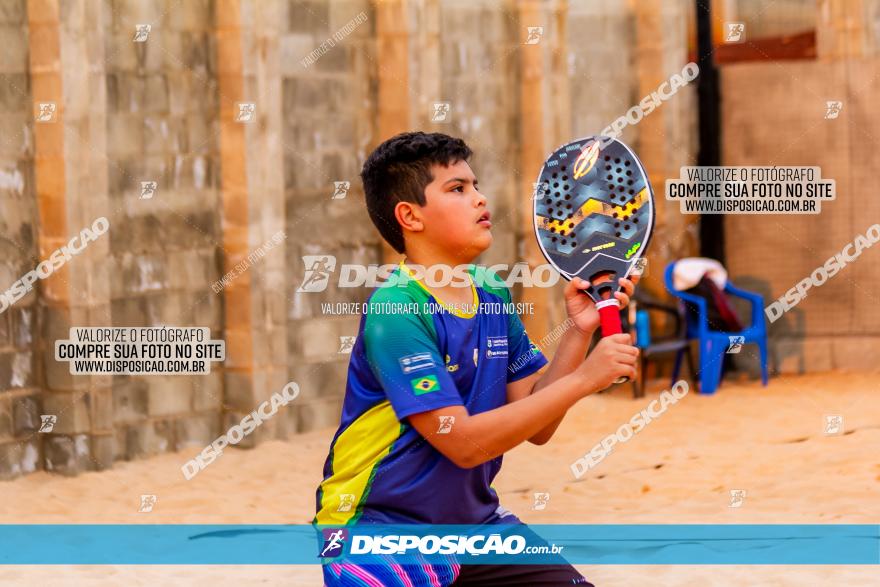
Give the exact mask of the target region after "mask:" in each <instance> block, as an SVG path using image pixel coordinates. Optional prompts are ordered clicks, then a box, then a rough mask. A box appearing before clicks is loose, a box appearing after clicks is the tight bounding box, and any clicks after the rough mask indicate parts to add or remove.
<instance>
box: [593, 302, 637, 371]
mask: <svg viewBox="0 0 880 587" xmlns="http://www.w3.org/2000/svg"><path fill="white" fill-rule="evenodd" d="M596 309H597V310H599V324H600V325H601V327H602V337H603V338H604V337H606V336H611V335H612V334H620V333H621V332H623V327H622V326H621V325H620V302H619V301H618V300H617V298H611V299H608V300H602V301H601V302H599V303H598V304H596ZM627 381H629V377H626V376H623V377H618V378H617V379H615V380H614V383H626V382H627Z"/></svg>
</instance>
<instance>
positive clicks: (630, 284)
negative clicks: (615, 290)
mask: <svg viewBox="0 0 880 587" xmlns="http://www.w3.org/2000/svg"><path fill="white" fill-rule="evenodd" d="M636 281H638V280H637V279H636V280H635V281H631V280H629V279H627V278H625V277H621V278H620V279H618V282H619V283H620V287H622V288H623V291H625V292H626V294H627V295H630V296H631V295H633V292H634V291H635V290H636Z"/></svg>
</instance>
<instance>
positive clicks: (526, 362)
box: [507, 312, 547, 383]
mask: <svg viewBox="0 0 880 587" xmlns="http://www.w3.org/2000/svg"><path fill="white" fill-rule="evenodd" d="M507 347H508V349H510V352H509V353H508V354H507V357H508V359H507V361H508V363H507V382H508V383H512V382H513V381H517V380H519V379H522V378H524V377H528V376H529V375H531V374H532V373H534V372H535V371H537V370H538V369H540V368H541V367H543V366H544V365H546V364H547V358H546V357H545V356H544V354H543V353H542V352H541V350H540V349H539V348H538V345H536V344H535V343H533V342H532V341H531V340H530V339H529V335H528V334H527V333H526V329H525V326H524V325H523V323H522V320H520V318H519V316H518V315H517V314H516V313H513V312H511V313H510V314H508V315H507Z"/></svg>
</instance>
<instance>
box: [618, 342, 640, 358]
mask: <svg viewBox="0 0 880 587" xmlns="http://www.w3.org/2000/svg"><path fill="white" fill-rule="evenodd" d="M617 348H618V349H619V351H618V352H621V353H623V354H626V355H630V356H632V357H638V356H639V354H640V351H639V347H637V346H628V345H627V346H624V345H621V346H619V347H617Z"/></svg>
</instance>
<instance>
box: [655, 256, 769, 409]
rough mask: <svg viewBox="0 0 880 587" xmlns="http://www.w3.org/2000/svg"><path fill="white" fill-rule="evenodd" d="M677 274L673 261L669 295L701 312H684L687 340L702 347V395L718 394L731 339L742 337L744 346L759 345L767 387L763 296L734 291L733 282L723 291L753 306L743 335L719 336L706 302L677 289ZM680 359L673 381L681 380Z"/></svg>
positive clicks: (668, 279)
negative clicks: (674, 272) (711, 320)
mask: <svg viewBox="0 0 880 587" xmlns="http://www.w3.org/2000/svg"><path fill="white" fill-rule="evenodd" d="M674 270H675V262H674V261H673V262H672V263H670V264H669V265H667V266H666V272H665V274H664V281H665V283H666V289H667V290H668V291H669V293H670V294H672V295H673V296H675V297H676V298H678V299H679V300H681V301H682V302H689V303H691V304H694V305H695V306H696V307H697V308H698V310H699V311H698V313H697V315H696V316H694V315H693V312H687V311H686V312H685V316H686V321H687V330H686V332H687V338H688V339H689V340H692V339H697V340H698V341H699V345H700V393H705V394H711V393H715V390H716V389H718V385H719V384H720V383H721V370H722V367H723V365H724V356H725V354H726V353H727V349H728V348H729V346H730V337H731V336H741V337H743V338H744V339H745V340H744V342H745V344H757V345H758V350H759V352H760V354H761V383H763V384H764V386H766V385H767V325H766V323H765V322H764V298H763V297H762V296H761V295H760V294H756V293H754V292H750V291H746V290H743V289H739V288H738V287H734V285H733V284H732V283H730V280H729V279H728V280H727V284H726V285H725V286H724V291H725V292H726V293H728V294H730V295H732V296H736V297H739V298H743V299H746V300H748V301H749V302H750V303H751V305H752V318H751V324H750V325H749V326H748V327H746V328H745V329H744V330H742V331H741V332H720V331H717V330H710V329H709V320H708V312H707V311H706V300H704V299H703V298H701V297H700V296H696V295H693V294H689V293H686V292H683V291H679V290H677V289H675V287H674V286H673V280H672V275H673V271H674ZM680 362H681V357H680V355H679V357H677V358H676V361H675V370H674V372H673V374H672V379H673V381H676V380H677V379H678V367H679V365H680Z"/></svg>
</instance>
